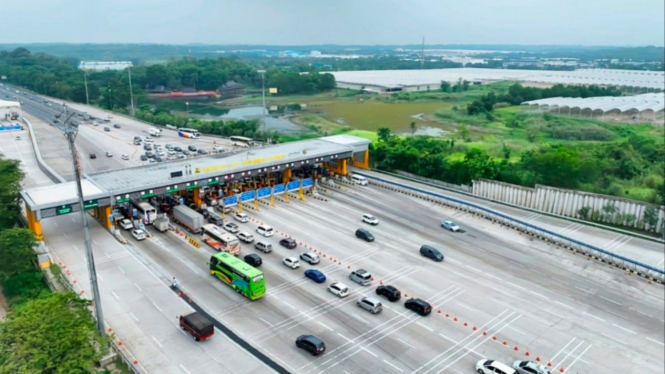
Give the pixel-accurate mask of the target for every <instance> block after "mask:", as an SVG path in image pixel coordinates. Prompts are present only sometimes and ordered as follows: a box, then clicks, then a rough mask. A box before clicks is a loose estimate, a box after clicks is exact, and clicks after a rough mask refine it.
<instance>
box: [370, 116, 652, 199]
mask: <svg viewBox="0 0 665 374" xmlns="http://www.w3.org/2000/svg"><path fill="white" fill-rule="evenodd" d="M378 135H379V141H378V142H375V143H373V144H372V145H371V147H372V150H371V152H370V161H371V163H372V165H373V167H376V168H379V169H382V170H387V171H394V170H403V171H407V172H410V173H414V174H417V175H421V176H424V177H428V178H432V179H438V180H441V181H444V182H447V183H453V184H465V185H471V183H472V181H473V180H476V179H481V178H484V179H491V180H497V181H503V182H507V183H512V184H517V185H521V186H528V187H534V186H535V185H536V184H543V185H547V186H552V187H560V188H569V189H582V190H586V191H590V192H596V193H604V194H608V195H614V196H622V197H630V196H626V192H627V191H626V189H625V188H624V187H623V183H625V182H628V181H635V180H640V181H642V184H643V185H644V187H645V188H650V189H652V190H653V191H654V195H653V198H652V199H651V200H650V201H649V202H651V203H655V204H664V203H665V184H664V182H663V179H662V170H663V169H664V168H665V153H664V152H663V151H662V149H661V147H660V146H659V145H658V144H656V143H655V141H654V140H652V139H648V138H645V137H641V136H638V135H633V136H630V137H628V139H627V140H625V141H621V142H617V143H605V144H595V145H590V144H585V145H583V146H579V147H569V146H563V145H552V146H548V147H542V148H540V149H539V150H537V151H534V150H529V151H525V152H522V154H521V155H520V157H519V159H518V160H517V161H514V160H513V161H511V155H512V150H511V149H510V148H509V147H507V146H506V145H504V146H503V156H504V157H503V158H495V157H492V156H490V155H489V154H488V153H487V152H486V151H485V150H484V149H480V148H470V149H469V148H467V147H466V145H464V144H461V143H458V142H456V140H455V139H448V140H441V139H436V138H431V137H427V136H413V137H400V136H394V135H392V134H391V133H390V129H388V128H381V129H379V131H378ZM459 153H463V154H464V157H463V158H462V159H459V158H457V157H450V156H451V155H453V154H459ZM659 175H660V177H658V176H659Z"/></svg>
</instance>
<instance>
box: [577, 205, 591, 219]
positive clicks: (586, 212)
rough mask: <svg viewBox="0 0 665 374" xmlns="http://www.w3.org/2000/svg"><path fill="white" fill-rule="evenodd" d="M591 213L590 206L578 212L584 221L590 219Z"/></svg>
mask: <svg viewBox="0 0 665 374" xmlns="http://www.w3.org/2000/svg"><path fill="white" fill-rule="evenodd" d="M589 213H591V208H590V207H588V206H583V207H581V208H580V209H579V210H578V211H577V215H578V216H580V218H582V219H584V220H588V219H589Z"/></svg>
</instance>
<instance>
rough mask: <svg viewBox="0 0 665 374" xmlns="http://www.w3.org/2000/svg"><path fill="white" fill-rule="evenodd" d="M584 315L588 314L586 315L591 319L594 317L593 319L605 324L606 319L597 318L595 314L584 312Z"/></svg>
mask: <svg viewBox="0 0 665 374" xmlns="http://www.w3.org/2000/svg"><path fill="white" fill-rule="evenodd" d="M582 313H583V314H586V315H587V316H589V317H593V318H595V319H597V320H599V321H603V322H605V320H604V319H602V318H600V317H596V316H594V315H593V314H589V313H587V312H582Z"/></svg>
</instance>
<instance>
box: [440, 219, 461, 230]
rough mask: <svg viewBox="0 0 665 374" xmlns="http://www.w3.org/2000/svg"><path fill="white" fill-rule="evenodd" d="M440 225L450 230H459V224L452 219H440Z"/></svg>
mask: <svg viewBox="0 0 665 374" xmlns="http://www.w3.org/2000/svg"><path fill="white" fill-rule="evenodd" d="M441 227H443V228H444V229H446V230H450V231H452V232H457V231H459V226H457V224H456V223H455V222H453V221H441Z"/></svg>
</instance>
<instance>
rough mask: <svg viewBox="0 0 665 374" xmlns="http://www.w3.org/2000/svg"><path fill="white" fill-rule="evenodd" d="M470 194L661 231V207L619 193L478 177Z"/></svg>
mask: <svg viewBox="0 0 665 374" xmlns="http://www.w3.org/2000/svg"><path fill="white" fill-rule="evenodd" d="M473 194H474V195H476V196H479V197H484V198H487V199H491V200H496V201H500V202H504V203H508V204H513V205H517V206H522V207H525V208H529V209H535V210H540V211H543V212H546V213H551V214H557V215H561V216H566V217H572V218H579V219H584V220H588V221H595V222H601V223H602V222H604V223H611V224H615V225H620V226H625V227H634V228H638V229H643V230H646V231H653V232H657V233H662V232H663V223H664V222H665V207H662V206H656V205H651V204H648V203H644V202H641V201H635V200H629V199H623V198H620V197H614V196H607V195H600V194H594V193H590V192H582V191H575V190H566V189H561V188H555V187H549V186H541V185H536V188H530V187H522V186H517V185H514V184H509V183H504V182H497V181H491V180H486V179H480V180H475V181H473Z"/></svg>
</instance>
